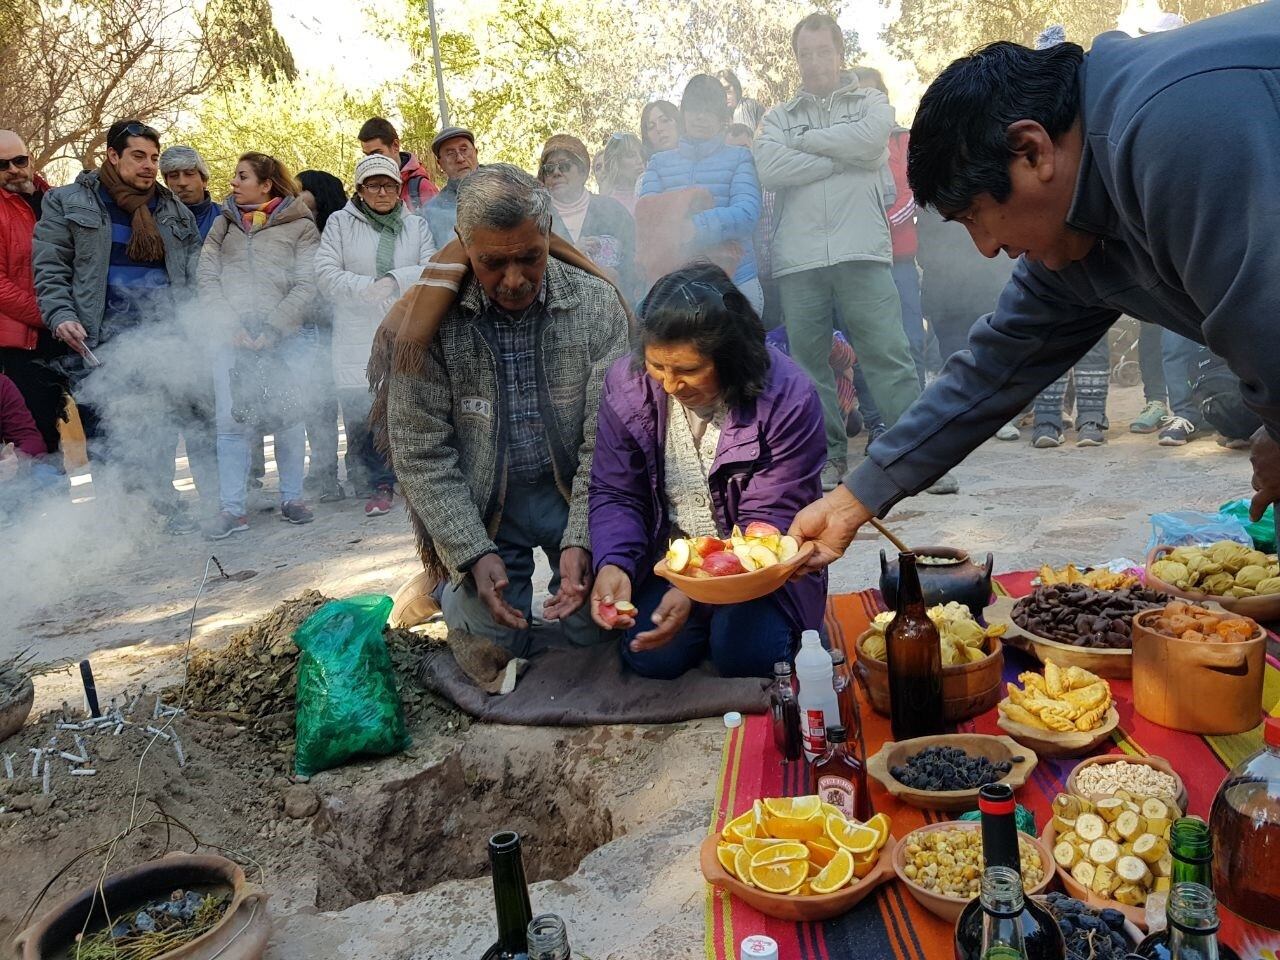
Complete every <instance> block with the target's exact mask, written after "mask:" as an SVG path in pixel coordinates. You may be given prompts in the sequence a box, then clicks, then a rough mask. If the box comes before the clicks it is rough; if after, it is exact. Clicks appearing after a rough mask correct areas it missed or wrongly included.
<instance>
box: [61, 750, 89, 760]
mask: <svg viewBox="0 0 1280 960" xmlns="http://www.w3.org/2000/svg"><path fill="white" fill-rule="evenodd" d="M58 756H60V757H61V758H62V759H63V760H65V761H67V763H88V762H89V758H88V757H82V756H79V755H78V754H74V753H67V751H65V750H60V751H59V752H58Z"/></svg>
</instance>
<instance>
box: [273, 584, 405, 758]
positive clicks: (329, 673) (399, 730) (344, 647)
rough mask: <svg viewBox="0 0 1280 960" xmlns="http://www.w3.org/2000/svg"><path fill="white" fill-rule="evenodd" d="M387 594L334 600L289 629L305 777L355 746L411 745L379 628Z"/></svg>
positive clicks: (387, 609) (363, 750)
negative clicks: (295, 668)
mask: <svg viewBox="0 0 1280 960" xmlns="http://www.w3.org/2000/svg"><path fill="white" fill-rule="evenodd" d="M391 606H392V602H391V598H390V597H383V596H375V595H366V596H360V597H352V598H350V599H349V600H332V601H330V602H329V603H326V604H325V605H324V606H323V607H321V608H320V609H319V610H317V611H316V612H315V613H313V614H312V615H311V616H309V617H308V618H307V619H306V621H305V622H304V623H303V624H302V626H300V627H298V629H297V630H296V631H294V634H293V642H294V643H296V644H297V645H298V648H299V649H300V650H301V651H302V656H301V657H300V658H299V661H298V693H297V705H298V718H297V746H296V748H295V750H294V757H293V765H294V769H295V770H296V771H297V773H298V776H302V777H309V776H312V775H313V774H316V773H319V772H320V771H321V770H328V769H330V768H331V767H336V766H339V765H340V764H342V763H345V762H346V761H347V760H349V759H350V758H351V757H354V756H356V755H357V754H376V755H385V754H388V753H397V752H399V751H401V750H404V749H405V748H407V747H408V746H409V743H410V741H409V735H408V733H406V732H405V728H404V707H403V705H402V704H401V702H400V693H399V691H397V689H396V676H395V670H394V669H393V668H392V666H391V657H390V655H389V654H388V653H387V645H386V643H385V642H384V641H383V639H382V628H383V627H384V626H386V623H387V617H389V616H390V615H391Z"/></svg>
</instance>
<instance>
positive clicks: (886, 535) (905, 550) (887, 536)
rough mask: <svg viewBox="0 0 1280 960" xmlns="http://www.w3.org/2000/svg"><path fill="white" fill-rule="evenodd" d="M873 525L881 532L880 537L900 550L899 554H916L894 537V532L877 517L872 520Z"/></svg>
mask: <svg viewBox="0 0 1280 960" xmlns="http://www.w3.org/2000/svg"><path fill="white" fill-rule="evenodd" d="M871 525H872V526H873V527H875V528H876V529H877V530H879V531H880V535H881V536H882V537H884V538H885V539H886V540H888V541H889V542H890V543H892V544H893V545H894V546H895V547H897V548H898V552H899V553H914V551H913V550H912V549H911V548H910V547H908V546H907V545H906V544H905V543H903V542H902V541H901V540H899V539H898V538H897V537H895V536H894V535H893V532H892V531H891V530H890V529H889V528H888V527H886V526H885V525H884V524H883V523H881V522H880V521H879V520H877V519H876V518H875V517H872V518H871Z"/></svg>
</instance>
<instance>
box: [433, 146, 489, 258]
mask: <svg viewBox="0 0 1280 960" xmlns="http://www.w3.org/2000/svg"><path fill="white" fill-rule="evenodd" d="M431 152H432V153H434V154H435V155H436V160H437V161H438V162H439V164H440V169H441V170H443V171H444V172H445V174H446V175H447V176H448V177H449V182H448V183H446V184H445V185H444V189H443V190H441V191H440V194H439V196H436V197H434V198H432V200H431V201H430V202H429V203H428V204H427V205H426V206H425V207H424V208H423V210H422V215H423V216H424V217H426V218H427V223H428V224H430V225H431V236H432V237H434V238H435V243H436V248H437V249H439V248H442V247H444V245H445V244H447V243H448V242H449V241H450V240H452V239H453V228H454V225H455V224H456V223H457V220H458V184H460V183H462V181H463V180H465V179H466V178H467V177H468V176H470V175H471V172H472V171H473V170H475V168H476V167H478V166H480V157H479V155H478V154H477V153H476V136H475V134H474V133H472V132H471V131H470V130H468V129H466V128H465V127H445V128H444V129H443V130H441V131H440V132H439V133H438V134H437V135H436V138H435V139H434V140H432V141H431Z"/></svg>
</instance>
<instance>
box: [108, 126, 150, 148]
mask: <svg viewBox="0 0 1280 960" xmlns="http://www.w3.org/2000/svg"><path fill="white" fill-rule="evenodd" d="M130 137H146V138H147V139H148V140H152V141H154V142H155V143H157V144H158V143H159V142H160V134H159V133H158V132H157V131H156V129H155V128H154V127H148V126H147V125H146V124H145V123H131V124H129V125H128V126H127V127H125V128H124V129H123V130H121V131H120V132H119V133H117V134H116V135H115V139H114V140H108V141H107V146H108V147H109V148H111V149H112V150H114V151H115V152H116V153H119V152H120V151H121V150H123V149H124V148H125V147H126V146H127V145H128V143H129V138H130Z"/></svg>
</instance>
